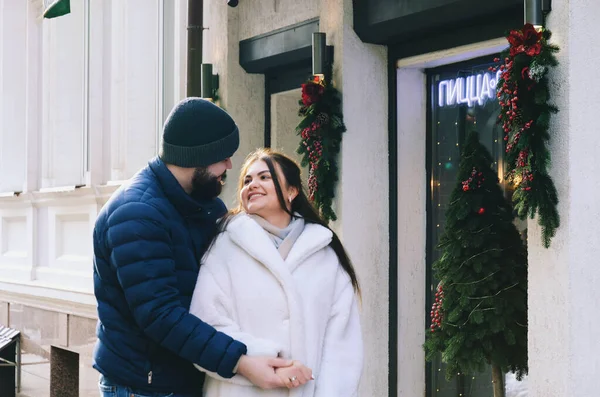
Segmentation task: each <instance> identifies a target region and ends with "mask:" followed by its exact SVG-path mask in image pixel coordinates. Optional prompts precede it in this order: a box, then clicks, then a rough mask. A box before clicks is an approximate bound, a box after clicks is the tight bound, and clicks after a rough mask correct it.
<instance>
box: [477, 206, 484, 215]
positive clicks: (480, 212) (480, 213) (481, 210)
mask: <svg viewBox="0 0 600 397" xmlns="http://www.w3.org/2000/svg"><path fill="white" fill-rule="evenodd" d="M477 213H478V214H479V215H483V214H485V208H483V207H481V208H480V209H479V211H477Z"/></svg>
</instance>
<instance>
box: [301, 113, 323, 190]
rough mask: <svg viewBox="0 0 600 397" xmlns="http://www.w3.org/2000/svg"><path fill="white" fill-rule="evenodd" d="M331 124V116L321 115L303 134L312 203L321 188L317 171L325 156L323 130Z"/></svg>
mask: <svg viewBox="0 0 600 397" xmlns="http://www.w3.org/2000/svg"><path fill="white" fill-rule="evenodd" d="M328 122H329V116H328V115H327V114H325V113H319V115H318V116H317V119H316V121H313V122H312V123H311V124H310V126H308V127H306V128H305V129H304V130H302V132H301V134H300V135H301V137H302V145H304V147H305V148H306V151H307V153H308V161H309V170H308V172H309V173H308V195H309V199H310V200H311V201H312V200H314V198H315V192H316V191H317V189H318V187H319V183H318V178H317V175H316V171H317V170H318V169H319V163H320V161H321V157H322V156H323V144H322V141H321V139H322V137H321V131H320V130H321V128H322V127H323V126H324V125H326V124H327V123H328Z"/></svg>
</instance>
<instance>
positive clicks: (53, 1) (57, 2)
mask: <svg viewBox="0 0 600 397" xmlns="http://www.w3.org/2000/svg"><path fill="white" fill-rule="evenodd" d="M70 12H71V0H44V18H47V19H50V18H56V17H60V16H63V15H66V14H68V13H70Z"/></svg>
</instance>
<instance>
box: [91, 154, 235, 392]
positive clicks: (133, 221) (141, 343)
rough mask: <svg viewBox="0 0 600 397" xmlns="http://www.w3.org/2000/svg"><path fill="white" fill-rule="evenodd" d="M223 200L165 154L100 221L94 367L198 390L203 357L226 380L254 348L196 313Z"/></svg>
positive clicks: (112, 375) (123, 379) (156, 384)
mask: <svg viewBox="0 0 600 397" xmlns="http://www.w3.org/2000/svg"><path fill="white" fill-rule="evenodd" d="M225 211H226V209H225V205H224V204H223V202H222V201H221V200H219V199H215V200H213V201H210V202H206V203H204V202H198V201H195V200H194V199H193V198H192V197H191V196H189V195H188V194H187V193H186V192H185V191H184V190H183V188H182V187H181V185H179V183H178V182H177V180H176V179H175V177H174V176H173V174H171V172H170V171H169V170H168V168H167V167H166V165H165V164H164V163H163V162H162V161H161V160H160V159H159V158H155V159H153V160H151V161H150V162H149V164H148V166H147V167H145V168H144V169H142V170H141V171H140V172H138V173H137V174H136V175H135V176H134V177H133V178H132V179H131V180H130V181H129V182H128V183H127V184H126V185H123V186H121V187H120V188H119V190H118V191H116V192H115V193H114V194H113V196H112V197H111V199H110V200H109V201H108V202H107V203H106V205H105V206H104V207H103V208H102V210H101V211H100V214H99V216H98V219H97V221H96V226H95V228H94V291H95V294H96V299H97V301H98V319H99V321H98V329H97V335H98V342H97V344H96V347H95V350H94V368H96V369H97V370H98V371H99V372H100V373H102V374H103V375H104V376H106V377H107V378H108V379H110V380H111V381H113V382H115V383H117V384H121V385H124V386H129V387H131V388H134V389H139V390H143V391H147V392H169V393H171V392H176V393H177V392H178V393H198V394H200V392H201V390H202V383H203V380H204V375H203V374H202V373H201V372H199V371H198V370H197V369H195V368H194V366H193V365H192V363H196V364H199V365H200V366H202V367H203V368H206V369H207V370H209V371H212V372H217V373H218V374H219V375H221V376H223V377H226V378H228V377H232V376H233V369H234V367H235V366H236V364H237V362H238V360H239V358H240V357H241V355H242V354H245V353H246V346H245V345H244V344H242V343H240V342H238V341H235V340H233V339H232V338H230V337H229V336H227V335H225V334H223V333H220V332H217V331H216V330H215V329H214V328H213V327H211V326H210V325H208V324H205V323H204V322H202V321H201V320H199V319H198V318H196V317H194V316H193V315H191V314H189V313H188V309H189V306H190V300H191V298H192V293H193V292H194V287H195V284H196V278H197V276H198V270H199V263H200V259H201V257H202V254H203V253H204V252H203V251H204V249H205V248H206V245H207V242H208V240H209V238H210V236H211V235H212V233H213V230H214V227H215V222H216V220H217V219H218V218H219V217H221V216H223V215H224V214H225Z"/></svg>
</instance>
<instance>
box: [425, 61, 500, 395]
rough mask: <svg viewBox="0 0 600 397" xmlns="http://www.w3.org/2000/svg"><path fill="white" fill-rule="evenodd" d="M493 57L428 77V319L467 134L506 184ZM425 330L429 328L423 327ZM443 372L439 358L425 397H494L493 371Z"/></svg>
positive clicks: (430, 370)
mask: <svg viewBox="0 0 600 397" xmlns="http://www.w3.org/2000/svg"><path fill="white" fill-rule="evenodd" d="M493 58H494V56H489V57H486V58H485V59H483V60H482V59H479V60H473V61H469V62H466V63H461V64H454V65H449V66H445V67H443V68H438V69H431V70H429V71H428V73H427V77H428V78H427V84H428V85H429V95H428V101H429V103H428V112H429V113H428V135H429V136H428V142H429V145H428V149H427V150H428V153H427V156H428V157H427V161H428V180H429V182H430V183H429V186H428V189H429V192H428V193H429V195H428V201H429V202H428V207H427V291H428V296H427V299H426V308H425V310H426V316H427V319H428V321H429V312H430V310H431V304H432V302H433V300H434V294H435V289H436V287H437V283H438V280H436V279H435V277H434V275H433V271H432V264H433V262H435V261H436V260H437V259H438V258H439V255H440V252H439V251H438V250H437V249H436V246H437V245H438V242H439V240H440V237H441V235H442V234H443V233H444V226H445V212H446V209H447V207H448V204H449V199H450V194H451V193H452V190H453V189H454V188H455V186H456V184H457V180H456V178H457V173H458V165H459V161H460V155H461V149H462V145H463V141H464V139H465V136H466V135H467V133H468V132H469V131H471V130H476V131H477V132H479V135H480V139H481V141H482V144H483V145H485V146H486V147H487V149H488V150H489V151H490V152H491V153H492V156H493V158H494V161H493V164H491V166H492V167H493V168H494V169H496V170H497V171H499V174H498V176H499V178H500V180H501V181H503V180H504V178H503V175H502V174H503V173H502V170H503V168H504V165H503V162H502V160H503V150H504V145H503V134H502V129H501V128H500V126H498V125H496V119H497V117H498V114H499V111H500V106H499V105H498V101H497V100H496V95H495V93H496V89H495V86H496V78H497V76H496V73H494V72H490V71H489V70H488V67H489V66H491V63H490V62H491V61H492V60H493ZM427 326H428V327H429V323H428V324H427ZM445 373H446V368H445V365H444V364H443V363H442V362H441V357H438V358H437V359H436V360H435V361H434V362H433V363H428V364H427V396H428V397H492V396H493V390H492V382H491V371H490V370H488V371H486V372H484V373H481V374H470V375H468V376H466V375H463V374H460V375H457V376H456V377H455V378H454V379H453V380H452V381H450V382H448V381H446V379H445Z"/></svg>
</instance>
